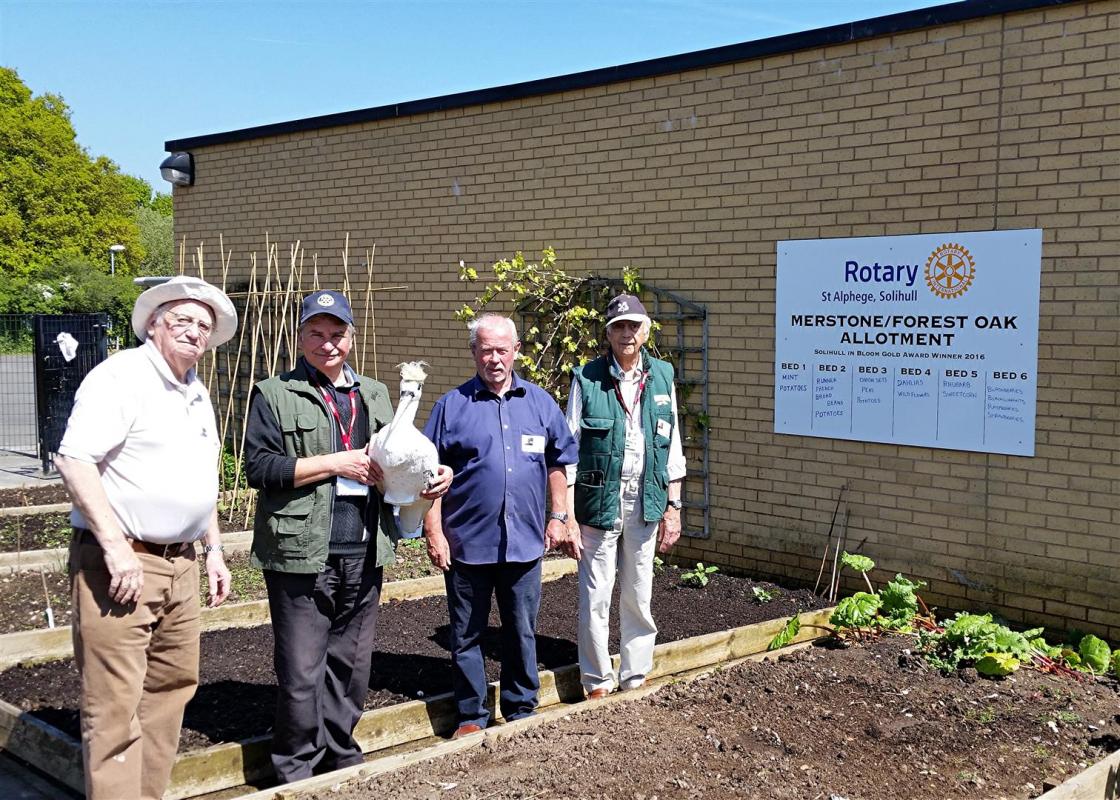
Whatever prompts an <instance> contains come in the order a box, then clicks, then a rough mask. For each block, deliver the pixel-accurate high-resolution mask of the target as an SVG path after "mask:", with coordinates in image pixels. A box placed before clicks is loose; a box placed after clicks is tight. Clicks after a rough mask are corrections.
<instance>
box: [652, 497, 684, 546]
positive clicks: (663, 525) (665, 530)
mask: <svg viewBox="0 0 1120 800" xmlns="http://www.w3.org/2000/svg"><path fill="white" fill-rule="evenodd" d="M679 538H681V512H680V510H679V509H676V508H673V507H672V506H669V507H668V508H666V509H665V516H663V517H662V518H661V522H660V523H659V524H658V526H657V552H659V553H668V552H669V551H670V550H671V549H672V548H673V545H675V544H676V543H677V539H679Z"/></svg>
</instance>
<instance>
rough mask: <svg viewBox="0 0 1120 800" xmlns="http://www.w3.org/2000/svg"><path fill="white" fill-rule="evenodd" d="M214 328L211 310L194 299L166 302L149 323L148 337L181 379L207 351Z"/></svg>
mask: <svg viewBox="0 0 1120 800" xmlns="http://www.w3.org/2000/svg"><path fill="white" fill-rule="evenodd" d="M213 332H214V312H213V311H211V310H210V306H208V305H206V304H205V303H199V302H197V301H195V300H181V301H179V302H177V303H168V304H165V305H164V306H162V307H161V308H160V310H158V311H156V313H155V314H153V315H152V320H151V322H150V323H149V324H148V339H149V340H150V341H151V342H152V343H153V344H154V345H155V346H156V349H157V350H159V352H160V353H161V354H162V355H163V357H164V359H166V360H167V363H168V364H169V365H170V366H171V369H172V371H173V372H174V373H175V375H176V376H177V377H178V378H179V379H180V380H182V379H183V377H184V376H185V375H186V372H187V370H189V369H190V368H192V367H193V366H194V365H195V364H197V363H198V359H199V358H201V357H202V354H203V353H204V352H206V343H207V342H208V341H210V335H211V334H212V333H213Z"/></svg>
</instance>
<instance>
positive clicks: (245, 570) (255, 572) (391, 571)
mask: <svg viewBox="0 0 1120 800" xmlns="http://www.w3.org/2000/svg"><path fill="white" fill-rule="evenodd" d="M67 530H68V531H69V528H67ZM412 542H416V543H415V544H413V543H412ZM226 566H228V567H229V570H230V573H231V574H232V576H233V591H232V592H231V593H230V597H229V600H227V601H226V602H227V603H246V602H249V601H250V600H263V599H265V597H266V593H265V588H264V578H263V576H262V575H261V571H260V570H259V569H257V568H255V567H253V566H251V565H250V564H249V554H248V553H228V554H227V555H226ZM200 572H201V573H202V580H201V582H200V583H201V586H200V587H199V593H200V596H201V597H202V601H203V602H204V603H205V602H206V597H207V592H208V589H207V583H206V571H205V569H202V570H200ZM437 572H438V570H436V568H435V567H433V566H432V562H431V561H430V560H428V554H427V551H426V550H425V549H424V546H423V542H422V541H420V540H409V541H408V543H406V542H401V544H400V545H398V546H397V563H396V564H394V565H393V566H391V567H389V568H387V569H386V570H385V580H386V581H403V580H408V579H410V578H424V577H427V576H429V575H435V574H436V573H437ZM45 578H46V584H47V593H48V594H49V595H50V599H51V609H52V610H53V612H54V621H55V625H56V626H63V625H69V624H70V578H69V576H68V575H67V574H66V572H65V571H61V572H59V571H56V572H48V573H47V574H46V576H45ZM45 627H47V619H46V602H45V600H44V595H43V577H41V576H40V575H39V571H38V570H27V571H25V572H19V573H16V574H14V575H7V576H4V577H2V578H0V633H14V632H16V631H29V630H35V629H37V628H45Z"/></svg>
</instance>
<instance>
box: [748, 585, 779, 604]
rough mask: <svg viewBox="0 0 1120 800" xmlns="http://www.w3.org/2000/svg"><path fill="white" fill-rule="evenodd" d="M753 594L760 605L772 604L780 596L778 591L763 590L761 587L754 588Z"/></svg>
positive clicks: (752, 589)
mask: <svg viewBox="0 0 1120 800" xmlns="http://www.w3.org/2000/svg"><path fill="white" fill-rule="evenodd" d="M751 593H752V594H753V595H754V599H755V602H757V603H758V604H760V605H765V604H766V603H769V602H771V601H772V600H774V598H776V597H777V596H778V595H779V594H780V592H779V591H778V590H777V589H763V588H762V587H761V586H752V587H751Z"/></svg>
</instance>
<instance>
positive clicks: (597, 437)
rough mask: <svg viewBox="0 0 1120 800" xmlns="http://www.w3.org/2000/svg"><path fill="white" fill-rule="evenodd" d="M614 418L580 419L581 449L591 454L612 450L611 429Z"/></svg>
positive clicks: (605, 453)
mask: <svg viewBox="0 0 1120 800" xmlns="http://www.w3.org/2000/svg"><path fill="white" fill-rule="evenodd" d="M613 428H614V420H613V419H611V418H609V417H583V418H582V419H580V421H579V450H580V452H581V453H587V454H589V455H607V454H609V453H610V452H611V431H612V430H613Z"/></svg>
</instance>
